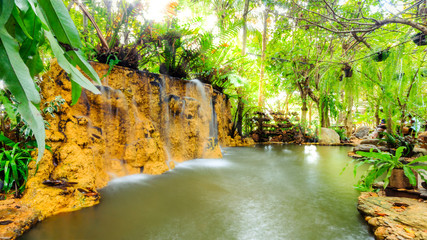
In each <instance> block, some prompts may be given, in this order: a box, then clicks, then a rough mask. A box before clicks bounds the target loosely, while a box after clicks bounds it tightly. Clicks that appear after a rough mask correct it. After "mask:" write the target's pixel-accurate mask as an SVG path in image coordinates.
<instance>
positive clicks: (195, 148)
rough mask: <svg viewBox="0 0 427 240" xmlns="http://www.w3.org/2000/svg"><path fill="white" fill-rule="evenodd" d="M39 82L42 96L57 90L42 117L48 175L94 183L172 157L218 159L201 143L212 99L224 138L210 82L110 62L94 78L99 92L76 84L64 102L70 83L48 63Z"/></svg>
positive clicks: (224, 122)
mask: <svg viewBox="0 0 427 240" xmlns="http://www.w3.org/2000/svg"><path fill="white" fill-rule="evenodd" d="M93 67H94V69H95V70H96V71H97V72H98V74H99V76H100V77H103V76H105V75H106V74H107V71H108V65H105V64H99V63H94V64H93ZM43 83H44V84H43V86H42V95H43V97H44V100H45V102H48V101H52V100H53V99H54V98H55V97H56V96H58V95H60V96H62V97H63V98H64V99H65V100H66V103H65V104H64V106H63V109H62V111H61V112H59V113H57V114H56V117H48V122H49V123H50V129H49V130H47V131H46V133H47V136H46V138H47V144H48V145H50V146H51V147H52V152H53V154H52V161H53V162H54V163H55V165H56V166H55V167H54V169H53V171H52V172H51V173H50V177H51V178H53V179H67V180H68V181H77V182H78V184H79V185H81V186H91V187H94V188H101V187H104V186H105V185H106V184H107V182H108V181H109V180H110V179H111V178H114V177H119V176H125V175H129V174H136V173H146V174H161V173H163V172H165V171H167V170H168V169H170V168H173V167H174V164H175V162H182V161H185V160H189V159H194V158H200V157H206V156H209V157H211V158H213V157H221V153H220V151H218V150H219V148H215V149H214V151H213V152H215V153H214V154H212V149H211V151H209V149H210V148H212V144H211V143H212V142H214V143H215V141H209V138H210V137H212V133H210V130H209V124H210V123H211V122H212V102H214V107H215V111H216V113H218V114H217V115H216V117H217V120H216V125H217V127H218V128H219V129H218V130H217V132H218V134H219V136H218V138H219V140H220V142H221V143H222V142H223V143H225V144H226V141H225V140H226V135H227V131H228V129H229V125H230V124H231V115H230V110H229V105H228V102H227V101H226V100H225V98H224V96H223V95H221V94H218V93H215V94H214V93H213V89H212V87H211V86H210V85H203V86H202V88H200V86H199V87H197V86H196V85H197V84H195V83H193V82H190V81H184V80H181V79H176V78H172V77H169V76H164V75H158V74H152V73H147V72H140V71H135V70H131V69H127V68H123V67H115V68H114V69H113V70H112V71H111V73H110V74H109V75H107V76H106V77H105V78H104V79H102V83H103V86H99V87H98V89H99V90H100V91H101V92H102V94H101V95H95V94H92V93H90V92H88V91H86V90H83V92H82V95H81V97H80V100H79V102H78V103H77V104H76V105H75V106H72V107H71V106H70V103H71V93H70V91H71V83H70V81H69V79H68V77H67V76H66V74H65V72H64V71H63V70H62V69H61V68H60V67H59V66H57V65H56V64H55V63H53V64H52V67H51V70H50V71H49V72H48V73H47V74H46V76H45V78H44V82H43ZM201 89H202V90H203V91H204V92H203V93H202V92H201ZM212 100H213V101H212ZM216 142H217V141H216ZM82 175H84V176H89V177H87V178H86V177H84V178H82Z"/></svg>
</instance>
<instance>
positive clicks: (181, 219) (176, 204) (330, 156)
mask: <svg viewBox="0 0 427 240" xmlns="http://www.w3.org/2000/svg"><path fill="white" fill-rule="evenodd" d="M348 150H349V148H345V147H325V146H293V145H286V146H280V145H272V146H258V147H254V148H226V149H224V151H225V152H224V158H223V159H197V160H192V161H188V162H184V163H182V164H179V165H178V166H177V168H176V169H174V170H172V171H170V172H168V173H166V174H164V175H160V176H148V175H135V176H128V177H124V178H120V179H116V180H114V181H112V182H111V183H110V185H109V186H108V187H106V188H105V189H103V190H101V193H102V199H101V204H99V205H97V206H95V207H92V208H87V209H83V210H81V211H78V212H73V213H67V214H61V215H58V216H54V217H51V218H49V219H47V220H45V221H43V222H42V223H39V224H38V225H36V226H35V227H34V228H33V229H32V230H30V231H29V232H28V233H27V234H25V235H24V236H23V238H22V239H31V240H36V239H43V240H47V239H61V240H62V239H102V240H106V239H244V240H247V239H292V240H296V239H304V240H306V239H327V240H329V239H374V238H373V237H372V235H371V234H369V231H368V229H367V226H366V225H365V223H364V222H363V220H362V218H361V217H360V215H359V213H358V212H357V209H356V203H357V196H358V193H357V192H356V191H355V190H353V187H352V185H353V184H354V183H355V179H354V178H353V175H352V171H351V170H347V171H346V172H344V174H342V175H340V172H341V170H342V168H343V167H344V166H345V165H346V164H347V163H348V162H349V158H348V157H347V151H348Z"/></svg>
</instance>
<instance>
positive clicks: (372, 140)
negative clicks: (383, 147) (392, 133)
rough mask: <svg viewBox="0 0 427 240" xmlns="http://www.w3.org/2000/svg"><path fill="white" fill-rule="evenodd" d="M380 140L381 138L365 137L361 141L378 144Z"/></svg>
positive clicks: (361, 142)
mask: <svg viewBox="0 0 427 240" xmlns="http://www.w3.org/2000/svg"><path fill="white" fill-rule="evenodd" d="M379 141H380V140H379V139H378V138H374V139H363V140H362V141H360V144H372V145H378V142H379Z"/></svg>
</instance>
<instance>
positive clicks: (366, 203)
mask: <svg viewBox="0 0 427 240" xmlns="http://www.w3.org/2000/svg"><path fill="white" fill-rule="evenodd" d="M357 208H358V210H359V211H360V213H361V214H362V215H363V216H364V217H365V220H366V221H367V223H368V224H369V226H370V227H371V228H372V230H373V232H374V234H375V238H376V239H419V240H421V239H427V203H426V202H425V201H422V200H416V199H410V198H398V197H382V196H378V194H376V193H362V194H361V195H360V197H359V200H358V206H357Z"/></svg>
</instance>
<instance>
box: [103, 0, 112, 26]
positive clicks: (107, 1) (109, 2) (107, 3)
mask: <svg viewBox="0 0 427 240" xmlns="http://www.w3.org/2000/svg"><path fill="white" fill-rule="evenodd" d="M104 4H105V8H106V9H107V24H106V29H105V30H106V32H107V33H108V32H109V31H110V30H111V27H112V22H111V7H112V0H104Z"/></svg>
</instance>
